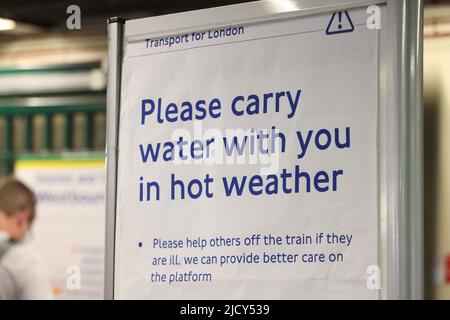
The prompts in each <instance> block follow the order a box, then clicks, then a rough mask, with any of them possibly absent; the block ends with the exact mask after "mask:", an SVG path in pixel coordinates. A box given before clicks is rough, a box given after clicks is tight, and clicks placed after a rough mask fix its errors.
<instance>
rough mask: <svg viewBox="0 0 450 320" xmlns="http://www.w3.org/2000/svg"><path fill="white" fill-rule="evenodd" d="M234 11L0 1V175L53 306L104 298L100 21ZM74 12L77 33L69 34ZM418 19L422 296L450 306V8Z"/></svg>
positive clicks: (194, 3)
mask: <svg viewBox="0 0 450 320" xmlns="http://www.w3.org/2000/svg"><path fill="white" fill-rule="evenodd" d="M239 2H245V1H207V0H191V1H183V0H170V1H167V0H164V1H162V0H151V1H149V0H128V1H120V0H97V1H91V0H76V1H64V0H41V1H30V0H29V1H27V0H2V1H1V2H0V176H6V175H11V174H15V175H16V176H18V177H19V178H20V179H22V180H24V181H25V182H26V183H28V184H29V185H30V186H31V187H33V188H34V189H35V191H36V193H37V196H38V199H39V207H38V220H37V222H36V225H35V227H34V230H33V234H34V235H35V238H34V239H33V244H34V245H35V246H36V247H37V248H38V249H39V250H40V251H41V252H42V253H43V254H44V256H45V257H46V259H47V260H48V263H49V267H50V270H51V277H52V285H53V292H54V294H55V296H56V297H57V298H58V299H77V298H84V299H101V298H102V294H103V293H102V290H103V289H102V288H103V240H104V234H103V233H104V201H105V197H104V186H105V176H104V169H103V165H104V155H105V125H106V121H105V114H106V74H107V65H106V57H107V33H106V20H107V18H109V17H113V16H121V17H126V18H130V19H133V18H141V17H148V16H154V15H161V14H167V13H175V12H181V11H187V10H194V9H201V8H208V7H213V6H220V5H227V4H234V3H239ZM72 4H76V5H77V6H79V7H80V8H81V29H79V30H68V28H67V26H66V21H67V18H68V17H69V15H70V14H68V13H67V12H66V10H67V8H68V7H69V6H70V5H72ZM424 18H425V20H424V21H425V25H424V133H425V135H424V157H425V159H424V160H425V164H424V170H425V172H424V176H425V181H424V191H425V280H426V293H425V296H426V298H428V299H450V196H449V195H450V165H449V164H450V141H449V139H450V1H449V0H425V16H424ZM68 266H69V267H68ZM71 266H72V267H73V266H75V267H76V266H80V267H81V268H83V271H84V272H85V273H84V274H85V276H83V278H82V286H81V288H82V289H81V290H68V287H67V283H66V281H67V277H68V275H70V274H71V272H73V268H72V269H71Z"/></svg>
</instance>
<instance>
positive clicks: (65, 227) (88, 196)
mask: <svg viewBox="0 0 450 320" xmlns="http://www.w3.org/2000/svg"><path fill="white" fill-rule="evenodd" d="M15 175H16V177H17V178H18V179H20V180H21V181H23V182H24V183H25V184H27V185H28V186H29V187H30V188H31V189H33V191H34V192H35V194H36V197H37V201H38V205H37V220H36V221H35V222H34V224H33V227H32V238H31V241H32V242H31V245H33V246H34V247H35V248H36V250H37V251H39V252H40V253H41V254H42V255H43V257H44V259H45V260H46V262H47V265H48V268H49V271H50V277H51V281H52V286H53V292H54V295H55V298H56V299H102V298H103V277H104V274H103V266H104V239H105V233H104V232H105V225H104V220H105V185H106V181H105V169H104V161H103V160H97V159H89V158H88V159H78V160H72V159H71V160H69V159H46V158H44V159H23V160H19V161H17V162H16V165H15Z"/></svg>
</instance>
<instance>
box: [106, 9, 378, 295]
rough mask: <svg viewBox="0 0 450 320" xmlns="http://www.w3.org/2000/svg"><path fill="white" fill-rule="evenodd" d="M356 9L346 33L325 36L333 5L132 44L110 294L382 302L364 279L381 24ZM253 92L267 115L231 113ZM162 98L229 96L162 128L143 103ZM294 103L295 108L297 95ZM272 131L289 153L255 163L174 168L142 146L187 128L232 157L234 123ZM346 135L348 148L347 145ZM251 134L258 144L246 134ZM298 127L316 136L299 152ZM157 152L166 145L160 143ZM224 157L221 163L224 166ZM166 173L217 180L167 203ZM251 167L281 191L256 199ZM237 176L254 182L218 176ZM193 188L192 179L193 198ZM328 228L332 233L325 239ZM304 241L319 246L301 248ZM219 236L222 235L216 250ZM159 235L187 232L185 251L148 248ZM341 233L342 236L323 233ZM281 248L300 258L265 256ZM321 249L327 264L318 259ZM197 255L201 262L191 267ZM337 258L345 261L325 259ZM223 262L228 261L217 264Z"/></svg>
mask: <svg viewBox="0 0 450 320" xmlns="http://www.w3.org/2000/svg"><path fill="white" fill-rule="evenodd" d="M349 15H350V17H351V18H352V22H353V24H354V30H353V32H348V33H340V34H333V35H327V34H326V33H325V29H326V28H327V25H328V23H329V21H330V18H331V14H326V15H317V16H311V17H303V18H297V19H290V20H285V21H279V22H270V23H264V24H258V25H251V26H243V28H244V29H243V30H244V31H243V33H241V34H237V35H235V36H233V35H232V36H229V37H221V38H215V39H208V38H206V39H204V40H201V41H198V42H195V41H190V42H184V43H183V42H180V43H179V44H174V45H171V46H170V47H169V46H166V45H162V46H158V47H155V46H154V45H155V42H151V45H150V46H149V43H150V40H151V39H150V40H147V41H139V42H134V43H129V44H127V45H126V48H125V50H126V51H125V52H126V55H125V58H124V65H123V75H122V76H123V78H122V102H121V113H120V128H119V162H118V166H119V167H118V189H117V194H118V199H117V228H118V229H117V241H116V270H115V272H116V273H115V297H116V298H126V299H216V298H220V299H302V298H309V299H315V298H324V299H346V298H356V299H373V298H377V297H378V292H377V290H369V289H368V287H367V284H366V282H367V278H368V276H369V275H368V274H367V273H366V270H367V268H368V267H369V266H371V265H377V147H376V135H377V132H376V130H377V88H378V87H377V84H378V66H377V57H378V32H377V31H376V30H375V31H373V30H368V29H367V28H366V26H365V24H364V21H365V20H364V19H365V11H364V10H352V11H349ZM344 18H345V17H344ZM238 27H239V26H236V28H238ZM344 27H345V28H346V27H348V25H344ZM207 35H208V31H206V35H205V36H206V37H207ZM191 36H192V34H188V35H187V36H186V39H188V40H189V39H191V38H190V37H191ZM156 40H157V39H156ZM168 41H170V40H168ZM161 43H162V44H164V42H161ZM300 90H301V91H300ZM299 91H300V93H299ZM279 92H284V96H283V97H281V98H280V103H279V109H278V112H276V111H277V110H276V109H275V108H276V105H275V102H274V101H275V98H268V99H267V101H268V103H267V110H266V112H265V113H264V112H263V111H262V110H263V101H264V94H270V93H272V95H273V97H276V94H277V93H279ZM288 93H289V94H290V95H291V104H290V102H289V99H288V98H287V95H288ZM250 95H256V96H258V98H259V99H260V102H261V105H260V109H259V111H260V112H259V113H258V114H251V115H249V114H244V115H242V116H241V115H236V114H234V113H233V112H232V108H231V105H232V102H233V100H234V99H235V98H236V97H238V96H243V99H244V101H241V102H239V106H240V107H239V110H242V108H245V106H246V101H247V98H248V97H249V96H250ZM159 98H160V99H161V105H162V109H161V110H162V112H163V113H164V111H165V110H166V108H167V105H168V104H169V103H175V104H176V105H177V107H178V108H180V109H182V108H181V105H182V103H183V102H184V101H190V102H192V103H193V104H195V102H196V101H198V100H201V99H204V100H205V101H206V105H208V104H209V102H210V101H211V100H213V99H215V98H216V99H218V100H219V101H220V103H221V108H220V116H219V117H217V118H213V117H209V116H208V117H206V118H205V119H203V120H202V121H181V120H180V114H178V119H177V120H176V121H173V122H169V121H167V120H164V121H163V123H159V122H158V119H157V111H154V113H152V114H149V115H147V116H145V117H144V118H145V119H144V123H143V120H142V117H143V115H142V101H143V100H145V99H153V101H154V102H155V104H157V101H158V99H159ZM296 98H298V100H297V102H298V103H297V104H295V103H293V101H294V102H295V99H296ZM292 105H295V106H296V109H295V113H293V110H292V108H291V107H292ZM146 107H147V108H150V107H149V105H146ZM155 110H156V106H155ZM251 110H253V111H254V109H251ZM147 111H148V109H147ZM172 116H173V115H172ZM169 117H171V116H170V115H169ZM272 127H275V128H276V129H277V130H279V132H280V133H282V134H283V135H284V136H285V152H281V153H276V154H273V155H272V156H271V157H267V156H266V157H264V156H262V157H260V156H257V158H256V159H259V161H255V158H254V157H253V158H252V157H249V156H244V157H241V159H240V160H241V162H242V163H234V164H232V163H230V162H232V160H230V158H228V159H227V157H226V156H225V155H222V157H217V158H215V159H216V161H213V160H212V159H211V158H209V159H203V160H199V161H198V162H200V163H193V162H194V161H192V159H190V157H188V160H185V161H184V163H181V164H180V163H179V162H183V161H180V160H179V159H178V160H177V161H175V162H177V163H174V162H173V161H163V159H161V158H158V160H156V161H151V160H148V159H147V160H148V161H147V162H145V163H144V161H143V156H142V153H141V151H140V145H142V146H144V147H143V148H144V150H146V149H145V148H147V147H148V145H149V144H151V145H152V147H153V148H156V145H157V143H161V144H164V143H165V142H167V141H173V142H174V143H175V145H176V142H177V140H178V138H179V137H180V135H183V134H185V136H186V134H187V135H189V136H191V139H190V141H191V142H192V140H195V139H198V140H201V141H203V142H205V141H206V140H207V139H208V138H209V137H211V136H214V137H215V140H214V142H213V143H211V146H212V147H215V148H216V149H215V152H216V153H215V154H216V155H217V154H218V153H219V154H220V153H221V152H222V153H224V152H223V147H224V146H223V144H221V143H220V141H223V140H222V138H221V137H223V135H225V136H227V137H228V138H232V137H233V136H236V137H237V138H239V137H240V138H242V137H243V134H241V135H239V134H238V135H236V132H235V131H232V130H238V129H241V131H242V132H244V131H247V130H250V129H252V128H253V129H254V130H255V131H257V132H258V130H260V129H265V130H268V132H269V133H270V132H271V128H272ZM230 130H231V131H230ZM347 130H348V133H349V141H347V142H348V146H347V147H343V146H342V144H345V142H346V133H347ZM277 132H278V131H277ZM336 132H337V134H338V142H337V143H336ZM247 133H249V136H248V139H250V136H251V133H250V131H247ZM266 133H267V131H266ZM221 135H222V136H221ZM299 135H301V136H302V139H303V142H305V141H306V140H307V137H308V135H310V140H309V141H310V144H309V145H308V148H307V149H306V151H305V150H304V151H305V152H304V154H302V156H301V157H300V158H299V156H298V154H299V153H301V152H300V151H301V148H300V143H299V140H298V136H299ZM316 136H318V138H316ZM328 138H329V145H328V143H327V139H328ZM316 139H317V140H316ZM275 140H276V139H275ZM228 141H229V140H228ZM278 141H279V140H278ZM255 143H257V142H255ZM339 143H341V147H338V146H337V145H338V144H339ZM248 145H249V144H247V146H248ZM160 147H161V150H160V151H161V152H162V151H164V150H166V149H164V147H163V145H161V146H160ZM279 148H280V145H278V147H277V148H275V149H276V150H279ZM263 149H264V148H263ZM175 150H177V149H175ZM221 150H222V151H221ZM153 151H155V149H153ZM176 152H178V151H176ZM212 152H213V151H212ZM160 156H161V155H160ZM149 158H151V156H150V157H149ZM218 158H221V159H222V162H223V163H217V162H220V161H217V159H218ZM189 161H190V164H186V162H189ZM235 162H236V161H235ZM296 166H299V170H300V171H301V172H306V173H308V174H309V175H310V192H307V190H306V182H305V179H304V178H300V179H299V181H300V182H299V190H298V192H294V189H295V185H294V184H293V182H292V181H293V180H292V177H291V178H290V179H291V180H288V178H287V175H288V174H289V173H291V174H293V175H294V174H295V167H296ZM283 169H284V170H285V172H284V176H285V178H286V184H287V185H286V186H283V178H282V176H283ZM321 171H323V172H326V174H327V175H328V176H329V181H328V183H320V182H319V183H318V186H319V188H315V185H314V177H315V176H316V175H317V174H318V173H319V172H321ZM333 172H334V173H333ZM172 174H174V175H175V177H176V179H179V180H182V181H183V182H184V184H185V187H186V188H187V186H188V185H189V182H190V181H191V180H192V179H199V180H200V181H202V182H204V179H205V177H206V175H209V178H211V179H213V181H212V182H210V183H209V190H208V191H209V193H210V197H208V196H207V195H206V190H205V185H204V184H203V186H202V188H203V189H202V190H203V192H202V194H201V195H200V196H199V197H198V198H196V199H192V197H189V194H188V193H187V191H185V192H186V193H185V196H186V198H185V199H184V200H182V199H180V188H179V185H177V187H176V191H177V193H176V195H175V196H176V197H175V199H171V187H172V185H171V175H172ZM254 175H260V177H261V181H263V186H264V188H266V187H267V181H268V180H267V179H270V181H272V182H274V180H277V181H278V189H277V193H276V194H267V192H266V189H263V191H262V194H261V195H252V194H251V193H250V192H249V188H248V183H249V181H250V179H251V178H252V176H254ZM243 176H247V178H246V179H247V180H246V183H247V184H246V187H245V188H244V189H243V193H242V195H241V196H236V195H235V194H234V195H230V196H226V194H225V191H224V190H225V186H224V180H223V179H224V178H225V179H226V181H227V183H229V182H230V180H231V179H232V177H236V179H237V180H238V181H241V180H240V179H242V177H243ZM274 176H276V178H275V177H274ZM333 176H334V178H333ZM141 177H142V183H141ZM322 177H323V176H322ZM254 179H256V180H253V182H254V183H255V185H254V187H255V188H254V191H255V190H260V189H261V188H260V187H258V186H256V185H258V183H259V178H254ZM318 179H319V181H320V173H319V178H318ZM333 182H334V183H333ZM147 183H157V184H158V186H159V192H160V194H159V196H160V198H159V200H157V199H156V191H155V190H156V187H153V189H152V188H150V200H149V201H147V193H146V192H147V189H146V186H147ZM153 186H154V185H153ZM325 186H328V190H326V191H324V189H326V188H325ZM198 187H199V186H198V185H197V184H195V183H194V184H193V185H192V190H191V191H192V194H193V195H196V194H197V191H198ZM272 187H273V184H272ZM140 188H143V189H140ZM318 189H321V190H322V192H320V190H318ZM142 190H143V191H142ZM271 190H272V191H273V189H271ZM289 190H290V192H289ZM256 193H257V192H256ZM272 193H273V192H272ZM320 234H322V236H318V235H320ZM332 234H335V235H337V236H338V238H333V237H331V238H330V239H327V236H328V235H332ZM269 235H271V236H273V237H280V238H281V240H280V244H273V243H274V242H273V241H274V239H271V240H272V242H271V244H268V243H267V242H264V240H268V238H267V237H268V236H269ZM286 236H298V238H296V239H300V240H302V241H303V243H299V244H288V241H287V240H288V239H287V238H286ZM307 236H311V243H304V240H305V239H306V238H307ZM317 237H319V238H320V239H321V241H320V243H317V239H319V238H317ZM199 238H200V240H205V241H206V243H207V246H206V247H204V248H202V249H201V248H198V247H192V246H191V247H186V246H187V245H188V244H191V245H192V244H193V242H192V241H191V240H193V239H199ZM216 238H222V239H228V240H226V241H225V240H224V243H222V244H225V245H222V246H220V247H216V246H214V247H211V244H213V245H214V244H215V243H217V241H215V240H214V239H216ZM155 239H161V240H163V241H179V243H180V242H181V244H182V245H183V248H161V247H160V246H154V244H155ZM187 239H189V240H190V242H189V241H188V240H187ZM211 239H213V240H212V241H213V243H211ZM237 239H238V240H239V243H240V245H237V241H238V240H237ZM246 239H247V240H248V245H246ZM289 239H292V238H289ZM336 239H337V240H340V243H328V242H327V240H336ZM227 241H228V242H227ZM256 241H258V242H256ZM200 242H201V241H200ZM172 243H173V242H172ZM277 254H280V255H282V254H285V255H288V254H290V255H292V256H290V257H291V259H289V257H288V256H284V258H283V256H278V258H279V259H277V257H274V258H273V259H274V260H271V261H269V262H264V257H265V256H266V257H267V255H277ZM321 254H322V255H323V259H324V261H323V262H320V261H317V259H320V257H321V256H320V255H321ZM243 255H244V257H247V259H250V258H248V256H249V255H251V257H252V258H253V260H252V261H253V262H252V263H249V260H246V261H242V260H239V259H243ZM295 255H297V256H295ZM255 256H258V257H259V262H255V260H254V259H255ZM193 257H196V258H197V259H198V263H197V264H192V261H193V260H192V259H195V258H193ZM214 257H215V258H214ZM333 258H335V259H338V261H331V260H333ZM164 259H166V260H164ZM186 259H189V260H190V261H191V264H187V263H186V262H187V260H186ZM214 259H217V263H214ZM303 259H306V260H308V259H316V261H314V262H305V261H303ZM222 260H223V262H227V263H225V264H222V265H221V263H220V261H222ZM173 261H176V262H175V264H173V263H172V264H171V262H173ZM275 261H276V262H275ZM164 262H165V264H164ZM178 262H179V264H178ZM232 262H234V263H232ZM180 274H181V276H180ZM164 277H165V278H164ZM164 279H165V280H164Z"/></svg>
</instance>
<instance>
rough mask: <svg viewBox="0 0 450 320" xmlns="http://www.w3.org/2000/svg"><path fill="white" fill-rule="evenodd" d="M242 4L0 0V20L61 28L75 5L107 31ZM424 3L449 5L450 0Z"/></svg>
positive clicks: (228, 0) (86, 20)
mask: <svg viewBox="0 0 450 320" xmlns="http://www.w3.org/2000/svg"><path fill="white" fill-rule="evenodd" d="M241 2H248V0H247V1H246V0H215V1H214V0H69V1H67V0H0V17H1V18H9V19H14V20H16V21H19V22H25V23H30V24H33V25H37V26H40V27H44V28H63V27H65V23H66V19H67V17H68V15H67V13H66V8H67V7H68V6H69V5H72V4H76V5H78V6H79V7H80V8H81V19H82V25H93V24H96V25H105V28H106V22H105V21H106V19H107V18H109V17H113V16H122V17H125V18H141V17H147V16H152V15H161V14H167V13H174V12H180V11H187V10H195V9H202V8H209V7H216V6H222V5H230V4H235V3H241ZM425 3H426V4H440V3H448V4H450V0H425Z"/></svg>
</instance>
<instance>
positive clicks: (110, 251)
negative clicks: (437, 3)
mask: <svg viewBox="0 0 450 320" xmlns="http://www.w3.org/2000/svg"><path fill="white" fill-rule="evenodd" d="M370 5H379V6H380V8H381V13H382V14H381V22H382V29H381V30H380V33H379V42H380V48H379V95H378V98H379V104H378V107H379V110H378V130H377V132H378V136H377V141H378V145H377V148H378V159H377V163H378V204H379V206H378V212H379V217H378V218H379V219H378V243H379V245H378V247H379V250H378V251H379V252H378V261H379V267H380V269H381V282H382V286H381V289H380V290H379V298H380V299H422V298H423V291H424V289H423V190H422V188H423V183H422V179H423V173H422V171H423V169H422V163H423V160H422V158H423V155H422V130H423V129H422V112H423V97H422V87H423V86H422V50H423V48H422V43H423V0H283V1H281V0H279V1H277V0H263V1H255V2H250V3H244V4H238V5H232V6H225V7H217V8H212V9H205V10H198V11H191V12H183V13H178V14H170V15H164V16H157V17H150V18H144V19H136V20H129V21H125V20H123V19H120V18H112V19H109V21H108V62H109V65H108V91H107V148H106V163H107V197H106V199H107V203H106V238H105V241H106V243H105V252H106V253H105V254H106V257H105V298H106V299H114V287H115V260H116V252H115V247H116V243H115V239H116V232H117V228H116V227H117V226H116V198H117V197H116V195H117V194H116V193H117V168H118V152H119V149H118V135H119V112H120V93H121V72H122V60H123V51H124V47H125V43H127V42H133V41H138V40H142V39H146V38H149V37H161V36H169V35H175V34H179V33H186V32H191V31H198V30H205V29H211V28H219V27H224V26H230V25H234V24H241V25H242V24H247V25H248V24H253V23H260V22H264V21H274V20H281V19H288V18H293V17H301V16H308V15H312V14H324V13H330V14H331V13H333V12H338V11H344V10H347V9H352V8H363V7H368V6H370Z"/></svg>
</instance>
